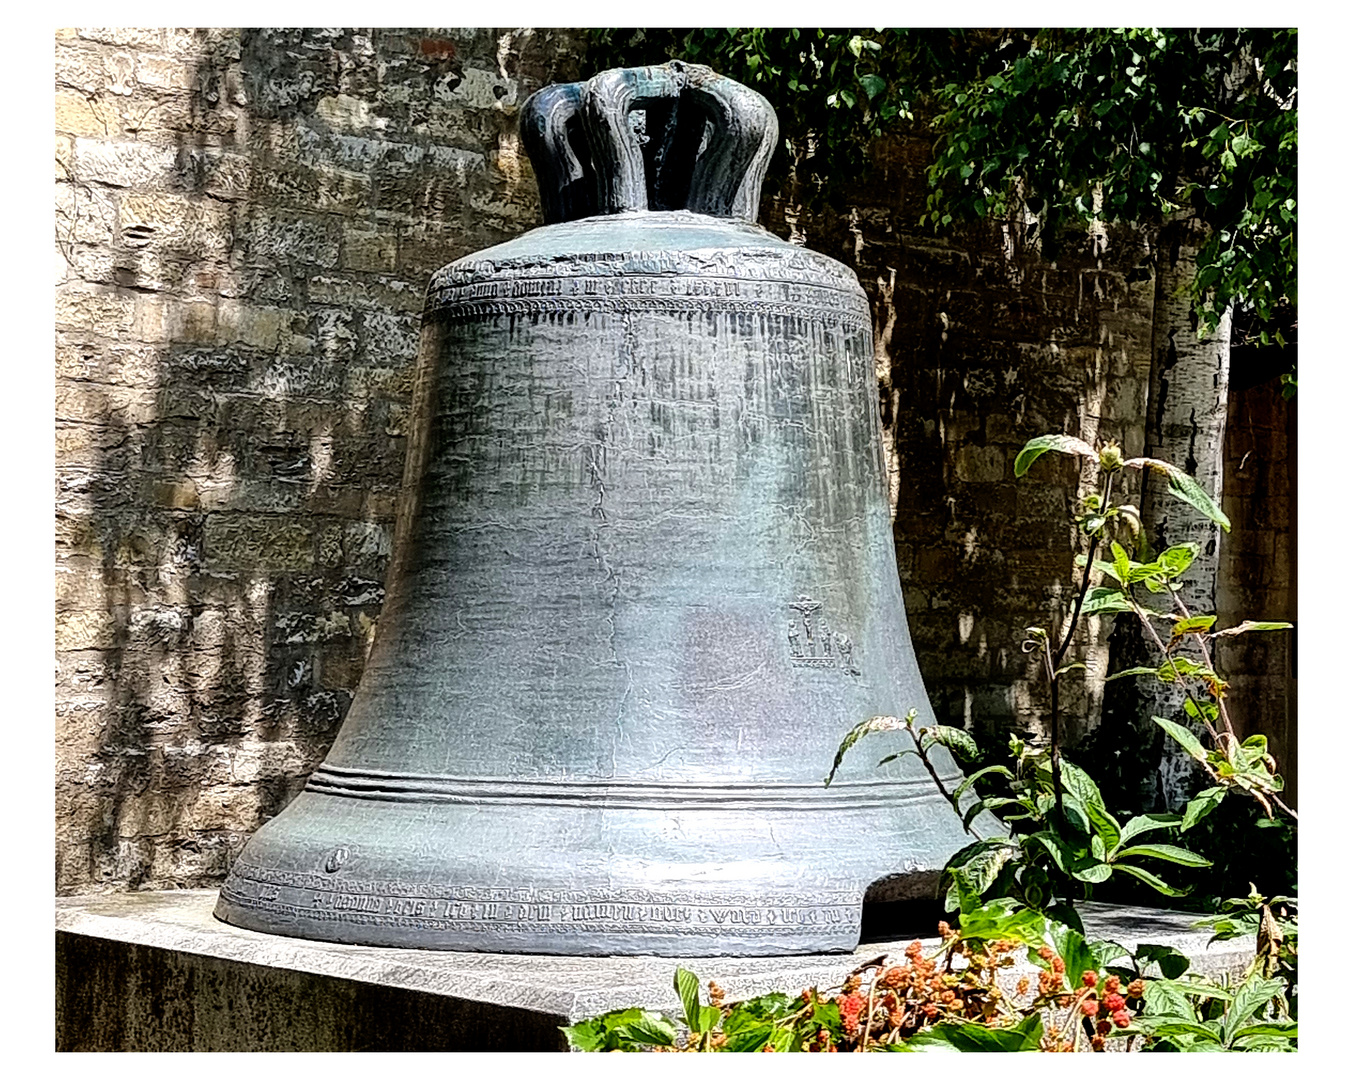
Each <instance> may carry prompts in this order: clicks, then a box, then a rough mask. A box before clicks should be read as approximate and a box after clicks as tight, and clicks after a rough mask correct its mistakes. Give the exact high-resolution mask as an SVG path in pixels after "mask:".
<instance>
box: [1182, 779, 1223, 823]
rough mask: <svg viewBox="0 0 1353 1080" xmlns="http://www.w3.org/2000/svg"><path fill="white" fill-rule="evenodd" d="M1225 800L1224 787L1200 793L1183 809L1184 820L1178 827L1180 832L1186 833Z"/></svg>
mask: <svg viewBox="0 0 1353 1080" xmlns="http://www.w3.org/2000/svg"><path fill="white" fill-rule="evenodd" d="M1224 798H1226V789H1225V788H1224V787H1210V788H1207V789H1205V790H1203V791H1200V792H1199V793H1198V794H1197V795H1195V796H1194V797H1193V798H1192V799H1190V800H1189V802H1188V805H1187V806H1185V807H1184V820H1183V822H1182V823H1181V824H1180V826H1179V831H1180V832H1187V831H1188V830H1189V829H1191V828H1193V826H1195V825H1197V824H1198V822H1200V821H1202V820H1203V818H1205V817H1207V815H1208V814H1210V813H1212V811H1213V810H1215V809H1216V808H1217V807H1218V806H1220V805H1221V801H1222V800H1223V799H1224Z"/></svg>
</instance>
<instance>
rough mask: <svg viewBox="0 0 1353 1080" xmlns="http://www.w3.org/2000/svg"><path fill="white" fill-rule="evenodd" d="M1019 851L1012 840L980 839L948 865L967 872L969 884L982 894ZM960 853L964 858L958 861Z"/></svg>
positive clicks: (955, 869)
mask: <svg viewBox="0 0 1353 1080" xmlns="http://www.w3.org/2000/svg"><path fill="white" fill-rule="evenodd" d="M964 853H966V854H964ZM1019 853H1020V848H1019V845H1018V844H1016V843H1014V842H1012V841H1010V840H1001V839H996V840H979V841H978V842H977V843H976V844H969V845H968V846H967V847H966V848H964V849H963V851H962V852H960V853H959V855H955V856H954V858H953V859H950V860H949V864H948V865H949V866H952V867H953V868H954V871H962V872H963V873H964V874H966V875H967V879H968V882H969V884H971V886H972V887H973V889H974V890H976V892H977V894H978V895H979V896H981V895H982V893H984V892H986V891H987V889H989V888H991V885H992V883H993V882H994V881H995V880H996V878H997V876H998V875H999V874H1000V872H1001V868H1002V867H1004V866H1005V864H1006V863H1008V862H1009V861H1010V860H1011V859H1013V858H1015V857H1016V856H1018V855H1019ZM960 855H962V856H963V858H962V861H961V862H958V859H959V856H960ZM946 869H947V867H946Z"/></svg>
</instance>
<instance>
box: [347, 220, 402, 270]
mask: <svg viewBox="0 0 1353 1080" xmlns="http://www.w3.org/2000/svg"><path fill="white" fill-rule="evenodd" d="M398 250H399V245H398V242H397V240H396V238H395V236H394V234H393V233H390V232H374V231H369V230H365V229H359V228H354V227H345V228H344V230H343V267H344V269H346V270H374V271H377V272H380V271H393V270H394V269H395V257H396V255H397V254H398Z"/></svg>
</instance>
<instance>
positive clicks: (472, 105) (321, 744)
mask: <svg viewBox="0 0 1353 1080" xmlns="http://www.w3.org/2000/svg"><path fill="white" fill-rule="evenodd" d="M575 55H576V49H574V48H573V46H572V45H571V44H570V39H569V38H568V37H567V35H560V34H556V33H550V32H536V33H530V32H515V31H489V30H476V31H454V30H445V31H431V30H428V31H417V30H408V31H403V30H375V31H316V30H306V31H290V30H289V31H202V30H123V29H117V30H100V29H82V30H78V31H77V30H63V31H59V32H58V35H57V40H56V130H57V137H56V189H57V213H56V246H57V301H56V312H57V343H56V380H57V386H56V402H57V415H56V421H57V522H56V531H57V612H56V619H57V631H56V648H57V690H56V694H57V747H58V749H57V778H56V783H57V806H56V809H57V830H58V832H57V841H58V844H57V870H56V873H57V886H58V889H59V890H60V891H61V892H73V891H81V890H88V889H92V888H97V887H100V886H105V885H107V886H118V887H127V886H137V885H147V886H150V885H156V886H169V885H179V886H185V885H192V884H198V883H206V882H211V881H214V880H217V879H218V878H219V877H220V876H221V875H223V874H224V872H225V869H226V867H227V860H228V859H229V858H230V856H231V853H232V852H233V851H235V850H237V849H238V847H239V846H240V845H241V844H242V843H243V841H244V840H245V839H246V838H247V837H248V835H249V834H250V833H251V832H252V831H253V830H254V829H256V828H257V827H258V825H259V824H260V823H261V822H263V821H264V820H266V819H267V818H268V817H269V816H271V815H272V814H274V813H275V812H276V811H277V810H278V809H280V807H281V806H283V805H284V804H285V803H286V802H287V801H288V799H290V798H291V797H292V796H293V795H294V794H295V792H296V791H298V790H299V788H300V786H301V784H302V782H303V779H304V777H305V776H306V774H307V773H309V772H310V770H311V769H313V768H314V766H315V765H317V764H318V763H319V761H320V760H321V759H322V757H323V755H324V753H325V751H326V750H327V748H328V745H329V743H330V741H331V740H332V738H333V735H334V733H335V732H336V730H337V726H338V724H339V722H340V720H341V719H342V717H343V715H344V712H345V711H346V709H347V707H348V703H349V701H350V700H351V696H352V691H353V688H354V687H355V686H356V684H357V680H358V678H359V676H360V674H361V668H362V663H363V660H364V657H365V650H366V646H367V643H368V641H369V640H370V636H371V631H372V627H373V624H374V620H375V619H376V617H377V615H378V614H379V611H380V606H381V600H382V596H383V589H382V582H383V580H384V576H385V570H386V565H387V561H388V558H389V550H390V534H391V527H392V524H393V514H394V505H395V494H396V489H397V486H398V483H399V480H400V476H401V472H402V469H403V463H404V443H405V432H404V424H405V416H406V410H407V404H408V397H409V391H410V386H409V380H410V373H411V367H412V361H413V357H414V349H415V343H416V339H417V332H418V324H419V313H420V311H421V308H422V302H423V293H424V290H425V288H426V285H427V280H428V277H429V276H430V275H431V273H432V272H433V271H434V270H435V269H437V268H438V267H440V266H442V265H443V264H445V263H447V262H449V261H450V260H452V259H455V258H458V257H459V256H461V255H463V254H465V253H467V252H470V251H474V250H476V249H478V248H481V247H484V246H486V245H489V244H493V243H497V242H499V241H501V240H503V239H505V238H507V237H509V236H513V235H516V234H518V233H520V232H521V231H522V230H524V229H526V228H528V227H529V226H531V225H534V224H536V223H537V222H538V220H539V215H538V212H537V207H536V197H535V192H534V183H533V181H532V180H531V176H530V170H529V166H528V165H527V164H526V163H525V158H524V156H522V155H520V154H519V144H518V141H517V132H516V107H517V105H518V104H520V102H521V101H522V100H523V99H524V98H525V97H526V95H527V94H529V93H530V92H531V91H532V90H534V89H535V88H537V87H538V86H540V85H542V84H545V83H549V82H552V81H557V80H559V79H564V78H576V77H577V74H578V72H577V69H576V59H575Z"/></svg>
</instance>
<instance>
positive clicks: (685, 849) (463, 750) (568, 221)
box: [216, 62, 964, 956]
mask: <svg viewBox="0 0 1353 1080" xmlns="http://www.w3.org/2000/svg"><path fill="white" fill-rule="evenodd" d="M522 132H523V139H524V141H525V143H526V146H527V149H528V151H529V153H530V155H531V160H532V163H533V165H534V166H535V171H536V175H537V177H538V178H539V183H540V190H541V199H542V202H543V204H544V212H545V219H546V222H547V224H545V225H544V226H543V227H541V228H538V229H535V230H532V231H531V232H529V233H527V234H526V235H524V236H521V237H518V238H517V239H515V240H511V241H509V242H507V243H505V244H500V245H498V246H497V247H494V248H490V249H489V250H487V251H481V252H479V253H478V254H475V255H471V256H468V257H466V258H464V259H460V260H459V261H457V262H455V263H452V264H451V265H450V266H447V267H445V268H444V269H442V270H441V271H439V272H438V273H437V274H436V275H435V276H434V277H433V279H432V283H431V286H430V287H429V289H428V297H427V307H426V311H425V315H424V319H423V333H422V342H421V346H420V352H419V358H418V370H417V381H416V388H415V391H414V422H413V427H412V429H411V436H410V443H409V453H408V464H407V466H406V470H405V476H404V493H403V497H402V504H401V507H400V511H399V520H398V525H397V531H396V537H395V552H394V561H393V564H392V566H391V568H390V577H389V588H388V599H387V601H386V605H385V609H384V611H383V612H382V614H381V618H380V623H379V627H378V630H377V634H376V639H375V642H374V645H373V647H372V650H371V656H370V659H369V661H368V663H367V666H366V669H365V672H364V674H363V676H362V680H361V685H360V687H359V688H358V691H357V695H356V698H355V700H354V702H353V705H352V708H351V710H350V711H349V713H348V716H347V718H346V720H345V721H344V723H343V727H342V730H341V731H340V732H339V734H338V737H337V740H336V742H335V743H334V746H333V749H332V750H331V751H330V753H329V756H328V758H327V759H326V760H325V762H324V764H323V765H322V766H321V767H320V768H319V769H318V770H317V771H316V772H315V774H314V775H313V776H312V777H311V778H310V781H309V783H308V785H307V786H306V788H305V790H304V791H303V792H302V793H301V795H300V796H298V797H297V798H296V800H295V801H294V802H293V803H291V805H289V806H288V807H287V808H286V809H285V810H284V811H283V812H282V813H281V814H280V815H279V816H278V817H277V818H275V819H274V820H273V821H270V822H269V823H268V824H266V825H265V826H263V828H262V829H260V830H259V832H258V834H257V835H256V836H254V837H253V838H252V839H251V840H250V841H249V843H248V845H247V846H246V847H245V848H244V850H243V852H242V854H241V855H240V857H239V859H238V861H237V862H236V863H235V865H234V867H233V869H232V870H231V872H230V875H229V878H228V879H227V881H226V883H225V885H224V887H223V888H222V889H221V895H220V901H219V903H218V904H217V908H216V912H217V915H218V916H219V917H220V918H222V919H224V920H226V921H227V922H231V923H235V924H236V925H239V926H244V927H249V928H251V929H254V930H262V931H267V932H270V933H277V934H290V935H294V936H298V937H305V938H316V939H321V940H326V941H339V942H351V943H363V944H374V945H397V946H419V947H425V948H438V949H475V950H488V951H505V952H535V953H577V954H622V953H656V954H666V955H685V956H697V955H720V954H726V955H754V954H779V953H795V952H800V953H803V952H829V951H842V950H849V949H852V948H854V947H855V945H856V944H857V942H858V938H859V930H860V915H861V904H862V899H863V897H864V894H865V891H866V889H868V888H869V887H870V885H871V883H875V882H877V881H879V879H884V878H888V879H890V880H891V881H892V882H893V884H894V885H895V886H897V888H898V889H900V890H901V891H900V892H899V891H897V889H895V891H894V892H893V894H892V895H894V896H905V895H924V894H927V893H928V891H929V890H930V889H932V888H933V885H934V878H935V872H936V871H937V870H938V868H939V867H941V866H942V865H943V863H944V861H945V859H946V858H947V857H948V856H949V855H950V854H951V853H952V852H953V851H954V850H956V849H957V848H958V847H959V846H961V845H962V843H963V842H964V834H963V832H962V829H961V827H960V824H959V822H958V820H957V818H956V817H955V815H954V813H953V811H952V810H951V809H950V807H949V805H948V804H947V803H946V802H945V800H944V799H943V797H942V796H941V795H940V793H939V792H938V791H937V790H936V788H935V786H934V784H933V782H932V781H931V780H930V778H929V777H928V776H927V775H926V773H925V771H924V769H923V768H922V766H921V765H920V764H919V763H918V762H917V761H916V759H915V758H914V757H907V758H902V759H900V760H898V761H896V762H894V763H892V764H891V765H889V766H887V767H886V768H883V769H876V768H875V761H876V758H877V757H878V756H881V755H883V754H884V753H887V752H888V751H889V750H892V749H901V744H900V740H901V739H902V738H904V736H889V737H887V738H882V739H879V740H878V742H877V745H876V746H875V747H874V748H873V749H875V750H876V754H864V753H860V754H858V755H857V756H856V757H855V758H848V759H847V763H846V768H845V769H844V770H843V771H842V773H841V774H839V777H838V779H837V781H836V782H834V783H833V785H832V786H831V787H830V788H827V787H824V785H823V776H824V774H825V773H826V771H827V769H828V767H829V766H830V763H831V761H832V757H833V754H834V752H835V750H836V747H837V745H838V743H839V742H840V740H841V738H842V736H843V735H844V733H845V732H846V731H847V730H848V729H849V728H850V727H851V726H852V725H854V724H856V723H857V722H859V721H860V720H862V719H864V718H866V717H869V716H872V715H876V714H894V715H902V714H903V713H905V712H906V710H907V709H909V708H913V707H915V708H917V709H918V710H919V712H920V715H921V718H922V720H923V722H924V721H926V720H928V719H929V718H930V715H931V714H930V708H929V705H928V703H927V700H926V695H925V690H924V687H923V686H922V684H921V677H920V673H919V671H918V669H917V665H916V659H915V656H914V654H913V651H912V646H911V640H910V637H909V635H908V632H907V620H906V614H905V612H904V610H903V606H902V595H901V589H900V587H899V583H898V575H897V568H896V563H895V559H894V551H893V540H892V529H891V525H890V522H889V515H888V496H887V491H886V481H885V470H884V461H883V456H882V440H881V429H880V423H879V414H878V405H877V395H876V390H875V385H874V351H873V346H872V334H871V329H872V324H871V319H870V311H869V306H868V304H867V302H866V300H865V296H864V293H863V291H862V290H861V288H860V285H859V283H858V282H857V281H856V279H855V277H854V275H853V274H852V273H851V272H850V270H848V269H847V268H846V267H845V266H842V265H841V264H840V263H837V262H835V261H834V260H832V259H829V258H827V257H825V256H823V255H819V254H817V253H816V252H813V251H807V250H805V249H804V248H801V247H796V246H794V245H791V244H788V243H785V242H784V241H782V240H780V239H778V238H777V237H775V236H773V235H772V234H771V233H769V232H767V231H765V230H764V229H761V228H760V227H758V226H757V225H755V224H754V217H755V214H756V210H757V206H758V203H759V196H760V187H761V181H762V178H763V176H764V172H765V168H766V165H767V163H768V161H769V158H770V155H771V152H772V150H773V148H774V146H775V142H776V138H777V125H776V121H775V114H774V111H773V110H772V109H771V107H770V104H769V103H768V102H767V101H766V100H765V99H764V98H762V97H761V96H760V95H759V94H757V93H755V92H753V91H751V90H749V89H748V88H746V87H744V86H741V85H740V84H738V83H736V82H733V81H732V80H730V79H726V78H723V77H721V76H719V75H716V74H714V73H713V72H712V71H710V70H709V69H708V68H703V67H697V66H694V65H684V64H679V63H675V62H674V63H670V64H667V65H664V66H661V67H652V68H638V69H625V70H617V71H607V72H603V73H602V74H600V75H597V76H596V77H595V78H592V79H590V80H589V81H587V82H585V83H577V84H570V85H566V86H551V87H549V88H547V89H544V90H542V91H540V92H539V93H537V94H536V95H534V96H533V97H532V98H531V99H530V100H529V101H528V102H527V103H526V105H525V106H524V109H523V117H522ZM889 739H896V740H898V742H897V743H895V744H894V745H892V746H890V745H889ZM940 769H941V772H942V773H947V774H948V775H951V776H952V775H956V770H955V769H954V768H953V764H952V762H951V761H950V760H949V759H948V758H947V757H945V756H943V754H942V752H941V756H940ZM908 890H910V892H908Z"/></svg>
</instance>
